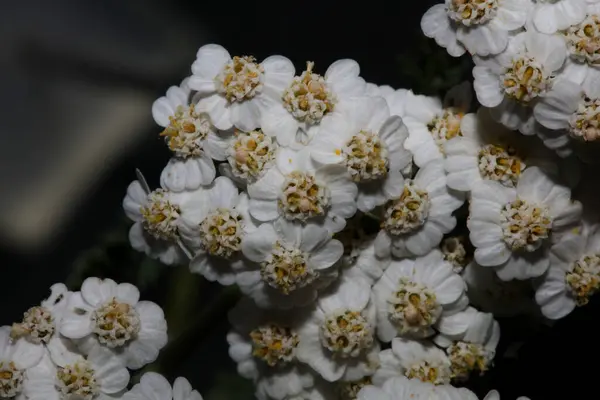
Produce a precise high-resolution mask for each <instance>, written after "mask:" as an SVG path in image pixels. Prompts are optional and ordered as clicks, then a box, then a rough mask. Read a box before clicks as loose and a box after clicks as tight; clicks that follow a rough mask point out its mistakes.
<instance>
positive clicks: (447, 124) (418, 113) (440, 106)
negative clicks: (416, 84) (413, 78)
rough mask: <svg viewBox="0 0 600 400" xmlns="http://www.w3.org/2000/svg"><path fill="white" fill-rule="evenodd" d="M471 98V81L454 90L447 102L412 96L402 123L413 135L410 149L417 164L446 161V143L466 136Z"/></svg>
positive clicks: (407, 142) (408, 101)
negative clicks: (464, 129) (465, 121)
mask: <svg viewBox="0 0 600 400" xmlns="http://www.w3.org/2000/svg"><path fill="white" fill-rule="evenodd" d="M471 98H472V94H471V84H470V83H469V82H464V83H461V84H460V85H458V86H455V87H453V88H452V89H450V90H449V91H448V93H447V94H446V98H445V99H444V102H443V103H442V102H440V101H439V99H437V98H433V97H427V96H421V95H414V94H412V93H409V94H408V96H407V100H406V106H405V111H404V112H405V116H404V117H403V118H402V120H403V121H404V123H405V124H406V127H407V128H408V132H409V137H408V139H406V148H407V149H408V150H410V151H411V152H412V153H413V155H414V157H415V164H416V165H418V166H419V167H422V166H424V165H426V164H427V163H429V162H430V161H432V160H442V159H443V158H444V144H445V143H446V142H447V141H448V140H450V139H452V138H454V137H457V136H462V132H461V129H460V128H461V120H462V118H463V116H464V115H465V114H466V113H468V112H469V108H470V107H471Z"/></svg>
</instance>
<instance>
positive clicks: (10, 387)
mask: <svg viewBox="0 0 600 400" xmlns="http://www.w3.org/2000/svg"><path fill="white" fill-rule="evenodd" d="M24 379H25V372H24V371H22V370H20V369H18V368H17V367H16V366H15V363H14V362H12V361H7V360H2V361H0V398H2V399H10V398H13V397H15V396H16V395H18V394H19V393H20V392H21V389H22V388H23V380H24Z"/></svg>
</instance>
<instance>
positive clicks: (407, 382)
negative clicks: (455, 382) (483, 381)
mask: <svg viewBox="0 0 600 400" xmlns="http://www.w3.org/2000/svg"><path fill="white" fill-rule="evenodd" d="M357 399H358V400H434V399H435V400H437V399H440V400H442V399H452V400H458V399H460V400H477V396H476V395H475V394H474V393H472V392H471V391H469V390H468V389H465V388H455V387H454V386H451V385H442V386H435V385H432V384H431V383H428V382H421V381H420V380H418V379H408V378H406V377H404V376H401V377H394V378H390V379H388V380H387V381H385V383H384V384H383V386H382V387H375V386H366V387H365V388H363V389H362V390H361V391H360V392H359V393H358V397H357Z"/></svg>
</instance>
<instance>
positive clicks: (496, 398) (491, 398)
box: [483, 390, 529, 400]
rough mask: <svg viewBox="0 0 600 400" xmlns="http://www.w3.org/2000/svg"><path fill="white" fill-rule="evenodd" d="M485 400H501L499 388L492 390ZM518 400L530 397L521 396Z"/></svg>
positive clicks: (525, 399)
mask: <svg viewBox="0 0 600 400" xmlns="http://www.w3.org/2000/svg"><path fill="white" fill-rule="evenodd" d="M483 400H500V393H498V391H497V390H490V391H489V392H488V394H486V395H485V397H484V398H483ZM517 400H529V397H525V396H519V397H517Z"/></svg>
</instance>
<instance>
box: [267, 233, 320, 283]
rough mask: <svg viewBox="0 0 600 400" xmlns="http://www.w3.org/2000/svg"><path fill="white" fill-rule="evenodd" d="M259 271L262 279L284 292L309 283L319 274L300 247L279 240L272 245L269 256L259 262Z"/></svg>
mask: <svg viewBox="0 0 600 400" xmlns="http://www.w3.org/2000/svg"><path fill="white" fill-rule="evenodd" d="M260 273H261V276H262V279H263V281H265V282H266V283H267V284H268V285H269V286H271V287H273V288H275V289H278V290H280V291H281V292H282V293H284V294H289V293H291V292H293V291H294V290H297V289H300V288H303V287H305V286H307V285H309V284H311V283H312V282H313V281H314V280H315V279H317V278H318V276H319V274H318V272H316V271H314V270H313V269H312V268H311V267H310V266H309V265H308V264H307V256H306V255H305V254H304V253H303V252H302V251H301V250H300V249H297V248H293V247H288V246H286V245H284V244H283V243H281V242H279V241H278V242H276V243H275V245H274V246H273V250H272V252H271V257H270V258H269V259H268V260H267V261H265V262H263V263H262V264H261V266H260Z"/></svg>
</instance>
